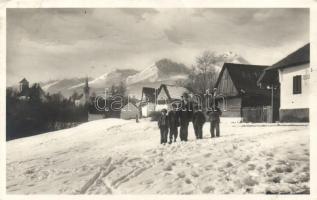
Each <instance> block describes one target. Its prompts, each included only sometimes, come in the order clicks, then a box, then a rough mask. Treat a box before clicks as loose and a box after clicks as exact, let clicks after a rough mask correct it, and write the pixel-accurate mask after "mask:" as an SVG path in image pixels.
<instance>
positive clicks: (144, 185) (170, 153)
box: [7, 119, 310, 194]
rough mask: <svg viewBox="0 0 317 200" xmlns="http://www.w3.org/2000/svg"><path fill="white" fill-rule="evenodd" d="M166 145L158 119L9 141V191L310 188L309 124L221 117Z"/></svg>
mask: <svg viewBox="0 0 317 200" xmlns="http://www.w3.org/2000/svg"><path fill="white" fill-rule="evenodd" d="M189 130H190V132H189V141H188V142H187V143H181V142H177V143H174V144H171V145H165V146H164V145H160V144H159V140H160V139H159V131H158V129H157V127H156V123H155V122H150V121H148V120H146V119H142V120H141V121H140V123H138V124H137V123H136V122H135V121H134V120H131V121H125V120H120V119H105V120H98V121H93V122H88V123H85V124H82V125H80V126H78V127H75V128H71V129H66V130H61V131H56V132H51V133H47V134H42V135H38V136H33V137H28V138H22V139H18V140H13V141H9V142H7V193H8V194H201V193H214V194H228V193H233V194H244V193H274V194H276V193H280V194H288V193H309V182H310V174H309V128H308V127H307V126H265V125H264V126H254V125H251V126H248V125H246V124H225V123H223V124H221V131H222V133H221V135H222V137H220V138H216V139H210V138H209V136H210V135H209V131H208V130H209V123H207V124H206V125H205V127H204V139H202V140H198V141H197V140H196V139H195V138H194V133H193V129H192V127H191V126H190V127H189Z"/></svg>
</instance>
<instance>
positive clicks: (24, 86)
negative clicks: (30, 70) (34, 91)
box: [19, 78, 29, 93]
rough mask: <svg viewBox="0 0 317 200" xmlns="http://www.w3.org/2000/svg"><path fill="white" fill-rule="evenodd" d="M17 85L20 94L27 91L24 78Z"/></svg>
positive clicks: (27, 83) (26, 82)
mask: <svg viewBox="0 0 317 200" xmlns="http://www.w3.org/2000/svg"><path fill="white" fill-rule="evenodd" d="M19 83H20V86H19V91H20V93H22V92H24V91H26V90H28V89H29V82H28V81H27V80H26V79H25V78H23V79H22V80H21V81H20V82H19Z"/></svg>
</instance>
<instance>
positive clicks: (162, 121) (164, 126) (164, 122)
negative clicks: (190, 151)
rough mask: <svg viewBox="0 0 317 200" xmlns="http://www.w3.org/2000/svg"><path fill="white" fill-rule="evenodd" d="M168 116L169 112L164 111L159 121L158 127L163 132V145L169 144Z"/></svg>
mask: <svg viewBox="0 0 317 200" xmlns="http://www.w3.org/2000/svg"><path fill="white" fill-rule="evenodd" d="M166 114H167V110H166V109H162V111H161V116H160V118H159V120H158V127H159V128H160V132H161V144H166V143H167V135H168V127H169V123H168V118H167V115H166Z"/></svg>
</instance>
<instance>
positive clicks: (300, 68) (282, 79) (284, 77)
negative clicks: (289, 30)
mask: <svg viewBox="0 0 317 200" xmlns="http://www.w3.org/2000/svg"><path fill="white" fill-rule="evenodd" d="M309 63H310V44H309V43H308V44H306V45H305V46H303V47H301V48H299V49H298V50H296V51H294V52H293V53H291V54H289V55H288V56H286V57H285V58H283V59H282V60H280V61H278V62H277V63H275V64H274V65H272V66H271V67H269V68H267V69H265V70H264V72H263V73H262V75H261V77H260V78H259V80H258V84H259V85H261V86H262V87H271V88H280V94H279V96H280V107H278V108H277V109H279V119H280V121H281V122H308V121H309V79H310V70H311V68H310V64H309Z"/></svg>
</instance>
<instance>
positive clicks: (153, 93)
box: [140, 84, 189, 117]
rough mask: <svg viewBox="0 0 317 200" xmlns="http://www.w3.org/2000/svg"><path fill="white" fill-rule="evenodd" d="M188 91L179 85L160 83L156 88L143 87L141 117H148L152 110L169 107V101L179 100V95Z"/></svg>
mask: <svg viewBox="0 0 317 200" xmlns="http://www.w3.org/2000/svg"><path fill="white" fill-rule="evenodd" d="M185 92H187V93H189V91H188V90H187V89H186V88H184V87H181V86H176V85H167V84H161V85H160V87H159V88H158V89H155V88H148V87H143V89H142V97H141V103H140V107H141V113H142V117H148V116H149V114H150V113H151V112H153V111H161V110H162V109H163V108H165V109H171V103H172V102H175V103H177V101H180V99H181V96H182V95H183V94H184V93H185Z"/></svg>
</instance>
